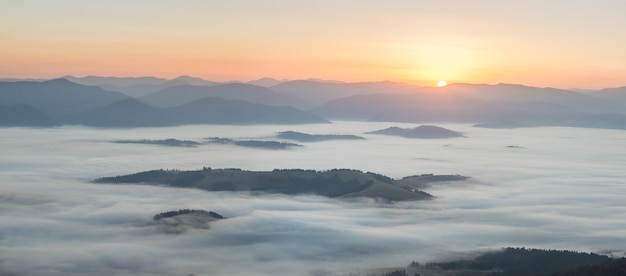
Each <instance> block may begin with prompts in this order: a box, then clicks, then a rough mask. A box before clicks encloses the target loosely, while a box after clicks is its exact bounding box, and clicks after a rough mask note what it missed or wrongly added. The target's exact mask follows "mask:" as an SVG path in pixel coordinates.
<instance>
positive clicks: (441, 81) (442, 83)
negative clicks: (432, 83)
mask: <svg viewBox="0 0 626 276" xmlns="http://www.w3.org/2000/svg"><path fill="white" fill-rule="evenodd" d="M446 85H448V83H447V82H446V81H444V80H440V81H438V82H437V87H444V86H446Z"/></svg>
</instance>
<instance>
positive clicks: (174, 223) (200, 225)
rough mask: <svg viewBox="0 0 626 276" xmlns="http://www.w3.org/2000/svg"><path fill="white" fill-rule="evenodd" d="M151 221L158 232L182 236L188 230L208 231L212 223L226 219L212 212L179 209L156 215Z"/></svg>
mask: <svg viewBox="0 0 626 276" xmlns="http://www.w3.org/2000/svg"><path fill="white" fill-rule="evenodd" d="M152 219H153V220H154V223H153V224H154V225H156V226H157V227H158V229H159V230H160V231H162V232H164V233H167V234H182V233H184V232H186V231H188V230H190V229H209V228H210V225H211V223H212V222H214V221H218V220H223V219H226V217H224V216H222V215H220V214H218V213H216V212H213V211H205V210H194V209H181V210H178V211H167V212H163V213H158V214H156V215H154V217H153V218H152Z"/></svg>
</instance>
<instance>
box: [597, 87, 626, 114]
mask: <svg viewBox="0 0 626 276" xmlns="http://www.w3.org/2000/svg"><path fill="white" fill-rule="evenodd" d="M590 95H592V96H596V97H598V98H602V99H605V100H608V101H611V102H613V103H618V104H621V105H623V106H624V109H626V86H622V87H616V88H606V89H602V90H600V91H597V92H593V93H590Z"/></svg>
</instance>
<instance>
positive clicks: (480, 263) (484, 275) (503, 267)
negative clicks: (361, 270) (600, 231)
mask: <svg viewBox="0 0 626 276" xmlns="http://www.w3.org/2000/svg"><path fill="white" fill-rule="evenodd" d="M600 264H602V265H600ZM592 265H593V266H592ZM590 266H592V267H593V268H592V267H590ZM576 268H579V269H576ZM623 268H624V262H623V261H622V262H620V261H619V260H612V259H610V258H609V257H607V256H603V255H598V254H594V253H581V252H574V251H565V250H543V249H526V248H510V247H509V248H505V249H502V250H498V251H492V252H487V253H484V254H482V255H480V256H478V257H475V258H474V259H470V260H460V261H451V262H445V263H427V264H419V263H417V262H413V263H411V264H410V265H409V266H408V267H405V268H399V269H398V268H395V269H377V270H372V271H376V272H375V273H368V274H367V275H385V276H387V275H397V276H404V275H446V276H468V275H472V276H528V275H533V276H547V275H626V274H620V273H622V272H623V271H624V270H623ZM566 271H568V272H566ZM575 271H577V272H580V273H581V274H575ZM588 271H594V272H598V271H603V272H605V273H599V274H598V273H596V274H589V273H585V272H588ZM620 271H621V272H620ZM559 273H562V274H559Z"/></svg>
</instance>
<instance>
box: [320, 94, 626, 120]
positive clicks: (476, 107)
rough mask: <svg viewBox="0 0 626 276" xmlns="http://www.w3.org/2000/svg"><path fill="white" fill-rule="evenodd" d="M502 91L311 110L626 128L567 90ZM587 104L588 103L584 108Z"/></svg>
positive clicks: (600, 105) (348, 101)
mask: <svg viewBox="0 0 626 276" xmlns="http://www.w3.org/2000/svg"><path fill="white" fill-rule="evenodd" d="M455 87H457V88H458V87H461V88H463V89H457V88H455ZM485 87H487V88H486V89H485ZM502 87H509V86H508V85H506V86H503V85H500V86H488V85H456V86H455V85H453V87H451V88H448V87H445V88H443V89H442V88H432V89H430V91H429V90H426V92H422V93H413V94H372V95H357V96H351V97H345V98H341V99H337V100H333V101H330V102H328V103H326V104H323V105H321V106H318V107H316V108H314V109H313V110H312V111H313V112H314V113H315V114H318V115H320V116H323V117H325V118H328V119H348V120H370V121H396V122H398V121H399V122H416V123H424V122H462V123H490V124H497V122H501V121H507V122H512V123H513V124H514V125H527V126H574V127H599V128H618V129H626V114H623V113H620V112H618V111H622V109H621V106H619V105H617V104H612V103H610V102H606V101H603V100H601V99H598V98H595V97H591V96H586V95H582V94H580V93H576V92H571V91H561V90H556V91H555V90H554V89H542V88H532V87H523V86H520V87H522V89H523V90H529V91H530V92H528V93H527V92H523V91H519V90H515V91H516V92H510V91H509V92H507V91H504V92H502V90H497V89H495V88H498V89H500V88H502ZM514 87H516V88H518V87H517V86H514ZM479 90H480V91H479ZM587 101H588V102H589V104H588V105H585V102H587ZM582 109H584V110H587V111H588V112H583V111H581V110H582ZM599 110H604V112H599ZM498 125H503V124H498Z"/></svg>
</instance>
